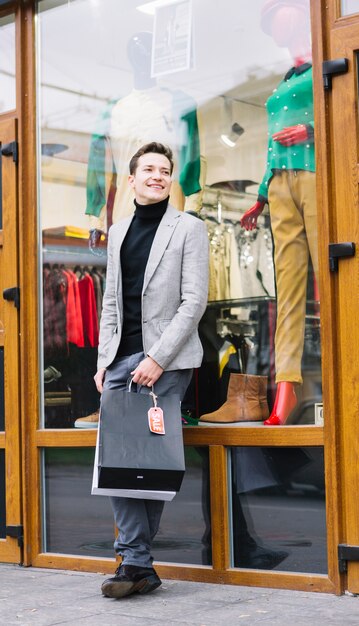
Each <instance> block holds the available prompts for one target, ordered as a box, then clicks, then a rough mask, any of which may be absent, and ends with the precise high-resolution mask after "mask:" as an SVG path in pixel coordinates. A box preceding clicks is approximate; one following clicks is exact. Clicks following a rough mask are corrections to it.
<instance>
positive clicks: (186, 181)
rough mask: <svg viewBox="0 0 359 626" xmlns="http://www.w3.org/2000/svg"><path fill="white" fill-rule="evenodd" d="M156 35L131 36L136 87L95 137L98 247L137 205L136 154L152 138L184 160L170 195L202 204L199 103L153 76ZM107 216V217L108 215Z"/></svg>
mask: <svg viewBox="0 0 359 626" xmlns="http://www.w3.org/2000/svg"><path fill="white" fill-rule="evenodd" d="M151 48H152V35H151V33H148V32H141V33H137V34H136V35H134V36H133V37H131V39H130V40H129V41H128V44H127V55H128V59H129V62H130V64H131V67H132V69H133V77H134V88H133V90H132V91H131V92H130V93H129V94H128V95H127V96H124V97H123V98H121V99H119V100H117V101H115V102H112V103H110V106H109V108H108V110H107V111H105V113H104V115H103V118H102V128H100V129H99V130H100V132H98V133H96V134H94V135H93V137H92V142H91V148H90V156H89V165H88V174H87V208H86V214H87V215H89V216H90V239H89V246H90V249H91V250H92V251H93V252H95V250H96V248H97V247H98V245H99V241H100V239H101V237H102V236H103V233H104V231H105V222H106V221H107V230H108V228H109V227H110V226H111V223H113V222H116V221H118V220H119V219H121V218H123V217H126V216H127V215H129V214H131V213H132V211H133V197H132V193H131V190H130V188H129V187H128V184H127V177H128V171H127V166H128V162H129V159H130V157H131V154H133V153H134V152H135V151H136V150H137V148H138V147H139V146H141V145H142V144H143V143H145V142H146V141H152V140H153V139H154V138H155V139H156V141H161V142H162V143H165V144H168V145H171V147H172V148H173V149H174V151H175V154H176V152H177V154H176V157H177V158H176V161H177V163H178V167H177V172H176V171H175V173H174V175H175V179H177V180H175V181H174V183H173V189H172V191H171V198H170V201H171V202H172V204H174V206H177V207H178V208H179V209H180V208H182V209H183V204H184V202H183V200H184V196H185V197H186V200H185V209H186V210H192V211H195V212H198V211H199V210H200V205H201V196H202V194H201V183H200V169H201V166H200V155H199V136H198V121H197V112H196V105H195V103H194V102H193V100H191V98H189V97H188V96H187V95H186V94H184V93H183V92H181V91H177V90H176V91H170V90H168V89H164V88H161V87H159V86H158V85H157V83H156V79H155V78H152V77H151ZM106 217H107V220H106Z"/></svg>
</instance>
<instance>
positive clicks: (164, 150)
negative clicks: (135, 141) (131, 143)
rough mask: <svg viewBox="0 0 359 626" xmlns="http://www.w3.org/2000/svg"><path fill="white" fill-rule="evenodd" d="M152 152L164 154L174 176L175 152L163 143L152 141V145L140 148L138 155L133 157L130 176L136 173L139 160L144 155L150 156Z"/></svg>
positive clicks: (148, 144) (147, 144)
mask: <svg viewBox="0 0 359 626" xmlns="http://www.w3.org/2000/svg"><path fill="white" fill-rule="evenodd" d="M150 152H153V153H155V154H163V156H165V157H166V158H167V159H168V160H169V162H170V164H171V168H170V172H171V174H172V172H173V165H174V163H173V152H172V150H171V148H169V147H168V146H165V145H163V143H158V142H157V141H151V142H150V143H146V144H145V145H144V146H142V147H141V148H139V150H137V152H136V154H134V155H133V157H132V159H131V161H130V174H134V173H135V172H136V169H137V165H138V159H139V158H140V157H141V156H143V155H144V154H149V153H150Z"/></svg>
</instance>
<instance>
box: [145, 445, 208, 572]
mask: <svg viewBox="0 0 359 626" xmlns="http://www.w3.org/2000/svg"><path fill="white" fill-rule="evenodd" d="M185 457H186V473H185V476H184V480H183V483H182V486H181V490H180V492H179V493H178V494H177V495H176V497H175V499H174V500H173V501H172V502H171V503H168V504H166V505H165V509H164V513H163V515H162V518H161V525H160V529H159V532H158V534H157V536H156V539H155V541H154V544H153V554H154V557H155V559H156V561H165V562H177V563H187V564H200V565H211V563H212V550H211V521H210V499H209V467H208V449H207V448H192V447H186V448H185Z"/></svg>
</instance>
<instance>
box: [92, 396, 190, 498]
mask: <svg viewBox="0 0 359 626" xmlns="http://www.w3.org/2000/svg"><path fill="white" fill-rule="evenodd" d="M155 404H157V407H159V408H160V409H162V412H163V423H164V434H160V433H157V432H156V429H157V425H156V419H155V420H153V409H156V407H155ZM149 412H150V416H149ZM151 415H152V419H150V418H151ZM150 425H151V427H152V429H153V430H154V431H155V432H151V430H150ZM184 471H185V461H184V449H183V435H182V420H181V404H180V398H179V395H171V396H164V397H162V396H159V397H157V396H155V395H154V392H153V393H152V394H151V395H150V394H142V393H136V392H133V391H131V388H130V389H105V390H104V391H103V393H102V397H101V410H100V420H99V428H98V434H97V444H96V453H95V463H94V474H93V483H92V492H91V493H92V494H93V495H111V496H122V497H129V498H144V499H152V500H154V499H155V500H172V499H173V497H174V496H175V494H176V492H178V491H179V489H180V487H181V483H182V480H183V476H184Z"/></svg>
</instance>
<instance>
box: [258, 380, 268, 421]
mask: <svg viewBox="0 0 359 626" xmlns="http://www.w3.org/2000/svg"><path fill="white" fill-rule="evenodd" d="M258 378H259V404H260V407H261V411H262V420H263V421H264V420H266V419H267V418H268V417H269V407H268V400H267V387H268V377H267V376H258Z"/></svg>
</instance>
